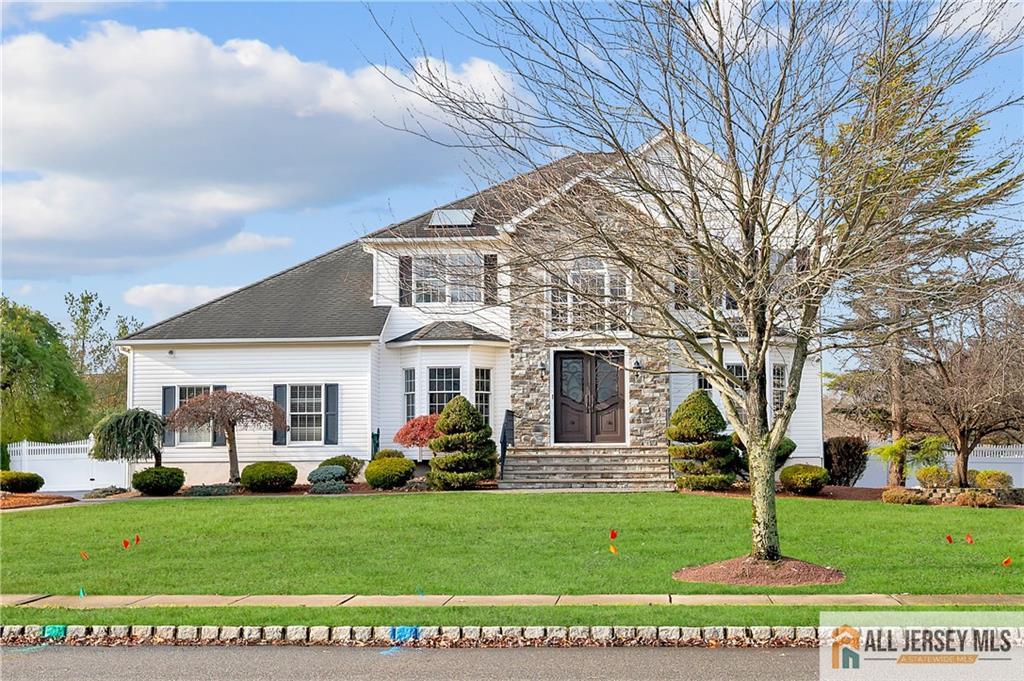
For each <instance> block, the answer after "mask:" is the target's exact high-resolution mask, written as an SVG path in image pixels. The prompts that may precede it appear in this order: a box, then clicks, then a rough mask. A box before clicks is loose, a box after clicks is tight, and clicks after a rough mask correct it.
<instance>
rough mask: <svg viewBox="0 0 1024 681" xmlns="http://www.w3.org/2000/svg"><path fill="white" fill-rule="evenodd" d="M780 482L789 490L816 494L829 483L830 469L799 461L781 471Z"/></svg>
mask: <svg viewBox="0 0 1024 681" xmlns="http://www.w3.org/2000/svg"><path fill="white" fill-rule="evenodd" d="M779 482H781V483H782V489H784V490H786V491H787V492H793V493H794V494H801V495H804V496H814V495H815V494H817V493H818V492H820V491H821V488H822V487H824V486H825V485H827V484H828V471H826V470H825V469H824V468H822V467H821V466H811V465H809V464H805V463H798V464H794V465H792V466H786V467H785V468H783V469H782V472H781V473H779Z"/></svg>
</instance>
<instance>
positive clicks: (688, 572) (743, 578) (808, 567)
mask: <svg viewBox="0 0 1024 681" xmlns="http://www.w3.org/2000/svg"><path fill="white" fill-rule="evenodd" d="M672 577H673V578H674V579H676V580H678V581H680V582H701V583H704V584H738V585H743V586H807V585H811V584H839V583H841V582H842V581H843V580H844V579H845V576H844V575H843V573H842V572H841V571H840V570H836V569H834V568H830V567H825V566H824V565H816V564H814V563H808V562H807V561H803V560H797V559H796V558H786V557H783V558H782V560H778V561H772V562H769V561H763V560H754V559H753V558H751V557H750V556H740V557H739V558H730V559H729V560H723V561H719V562H717V563H709V564H707V565H697V566H694V567H687V568H682V569H681V570H676V571H675V572H674V573H673V574H672Z"/></svg>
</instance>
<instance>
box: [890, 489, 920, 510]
mask: <svg viewBox="0 0 1024 681" xmlns="http://www.w3.org/2000/svg"><path fill="white" fill-rule="evenodd" d="M882 503H886V504H908V505H911V506H920V505H922V504H927V503H928V500H927V499H925V498H924V495H923V494H921V493H920V492H915V491H914V490H912V489H907V488H906V487H889V488H888V489H886V490H884V491H883V492H882Z"/></svg>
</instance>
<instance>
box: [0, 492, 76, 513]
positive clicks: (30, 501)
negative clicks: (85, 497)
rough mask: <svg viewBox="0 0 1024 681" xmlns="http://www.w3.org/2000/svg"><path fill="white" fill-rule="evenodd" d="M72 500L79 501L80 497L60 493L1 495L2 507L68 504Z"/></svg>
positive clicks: (0, 504) (0, 506)
mask: <svg viewBox="0 0 1024 681" xmlns="http://www.w3.org/2000/svg"><path fill="white" fill-rule="evenodd" d="M72 501H78V499H75V498H74V497H65V496H61V495H59V494H4V495H3V496H0V509H4V510H6V509H8V508H29V507H31V506H53V505H54V504H68V503H71V502H72Z"/></svg>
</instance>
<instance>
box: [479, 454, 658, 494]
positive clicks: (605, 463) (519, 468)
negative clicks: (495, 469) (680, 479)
mask: <svg viewBox="0 0 1024 681" xmlns="http://www.w3.org/2000/svg"><path fill="white" fill-rule="evenodd" d="M498 488H499V489H626V490H640V491H665V490H671V489H674V488H675V485H674V482H673V476H672V469H671V466H670V465H669V458H668V448H667V447H625V446H601V445H581V446H567V445H553V446H548V447H512V448H510V449H509V450H508V453H507V454H506V456H505V468H504V475H503V477H502V478H501V480H499V481H498Z"/></svg>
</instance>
